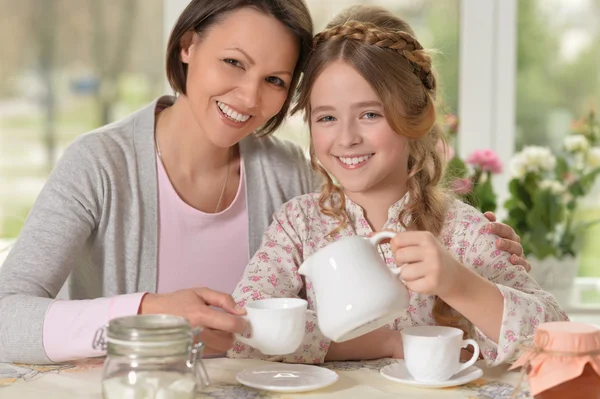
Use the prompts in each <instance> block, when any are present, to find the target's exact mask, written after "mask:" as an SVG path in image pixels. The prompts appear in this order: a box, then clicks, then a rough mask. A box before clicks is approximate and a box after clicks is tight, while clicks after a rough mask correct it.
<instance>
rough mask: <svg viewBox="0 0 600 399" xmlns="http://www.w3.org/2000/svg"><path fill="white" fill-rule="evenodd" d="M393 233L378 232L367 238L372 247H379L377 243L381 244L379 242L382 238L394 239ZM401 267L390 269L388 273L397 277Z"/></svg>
mask: <svg viewBox="0 0 600 399" xmlns="http://www.w3.org/2000/svg"><path fill="white" fill-rule="evenodd" d="M396 234H398V233H396V232H395V231H380V232H379V233H377V234H374V235H373V236H372V237H371V238H369V242H370V243H371V244H372V245H373V246H377V245H379V243H380V242H381V240H383V239H384V238H390V239H392V238H394V237H395V236H396ZM402 266H404V265H402ZM402 266H398V267H393V268H392V267H390V268H389V269H390V272H392V274H393V275H394V276H399V275H400V273H401V272H402Z"/></svg>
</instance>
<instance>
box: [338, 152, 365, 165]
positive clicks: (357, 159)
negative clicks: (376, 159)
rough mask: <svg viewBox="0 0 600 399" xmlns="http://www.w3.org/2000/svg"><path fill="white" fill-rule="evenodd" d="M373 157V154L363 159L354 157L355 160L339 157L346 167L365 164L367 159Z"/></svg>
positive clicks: (362, 157)
mask: <svg viewBox="0 0 600 399" xmlns="http://www.w3.org/2000/svg"><path fill="white" fill-rule="evenodd" d="M372 155H373V154H371V155H363V156H361V157H353V158H344V157H338V158H339V159H340V161H342V162H343V163H345V164H346V165H356V164H359V163H361V162H364V161H366V160H367V159H369V158H371V156H372Z"/></svg>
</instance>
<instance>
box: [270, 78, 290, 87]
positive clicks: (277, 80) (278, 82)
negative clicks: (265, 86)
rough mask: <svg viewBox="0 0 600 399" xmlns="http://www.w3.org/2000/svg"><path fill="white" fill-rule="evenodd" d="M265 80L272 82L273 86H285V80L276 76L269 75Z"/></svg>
mask: <svg viewBox="0 0 600 399" xmlns="http://www.w3.org/2000/svg"><path fill="white" fill-rule="evenodd" d="M266 80H267V82H269V83H271V84H274V85H275V86H279V87H285V82H284V81H283V79H280V78H278V77H277V76H269V77H268V78H267V79H266Z"/></svg>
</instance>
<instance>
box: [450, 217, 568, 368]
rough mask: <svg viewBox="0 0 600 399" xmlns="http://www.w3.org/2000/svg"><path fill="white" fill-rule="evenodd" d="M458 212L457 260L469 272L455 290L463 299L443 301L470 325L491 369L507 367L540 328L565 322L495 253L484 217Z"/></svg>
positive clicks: (519, 270)
mask: <svg viewBox="0 0 600 399" xmlns="http://www.w3.org/2000/svg"><path fill="white" fill-rule="evenodd" d="M463 212H464V214H463V215H462V217H461V219H462V220H468V223H463V224H462V226H463V229H462V234H463V235H462V237H463V239H464V241H462V242H468V245H466V246H465V248H463V249H462V250H459V253H458V254H457V255H458V256H459V257H460V258H462V259H461V260H462V263H463V264H464V265H465V266H467V268H469V269H470V270H468V272H469V273H465V276H464V284H462V287H460V288H461V289H464V293H463V295H460V296H455V297H449V298H447V300H448V301H449V303H448V304H449V305H450V306H453V305H452V304H454V306H453V307H455V309H457V310H458V311H460V312H461V313H462V314H463V315H464V316H465V317H467V319H469V320H470V321H471V322H472V323H473V325H474V326H473V327H474V335H475V337H474V338H476V339H477V340H478V342H479V344H480V346H481V349H482V353H483V355H484V357H485V358H486V359H487V360H488V363H489V364H490V365H498V364H501V363H512V362H514V361H515V360H516V359H517V358H518V357H519V356H520V353H521V351H522V348H523V346H524V345H527V344H528V343H529V341H530V340H531V338H532V337H533V334H534V332H535V329H536V327H537V326H538V325H539V324H540V323H544V322H549V321H559V320H568V317H567V315H566V314H565V312H564V311H563V310H562V309H561V308H560V306H559V305H558V304H557V302H556V300H555V299H554V297H553V296H552V295H551V294H550V293H548V292H546V291H544V290H543V289H541V288H540V286H539V285H538V284H537V283H536V282H535V280H533V278H532V277H531V276H530V275H529V274H528V273H527V271H526V270H525V269H524V268H523V267H522V266H519V265H513V264H511V262H510V260H509V257H510V255H509V254H508V253H506V252H503V251H500V250H498V249H496V240H497V239H498V237H497V236H496V235H494V234H490V233H489V232H488V230H489V225H488V223H487V221H486V220H485V219H484V218H483V216H482V215H481V214H480V213H479V212H478V211H477V210H476V209H474V208H471V207H466V208H465V209H464V210H463ZM457 233H458V232H457ZM459 297H460V298H459Z"/></svg>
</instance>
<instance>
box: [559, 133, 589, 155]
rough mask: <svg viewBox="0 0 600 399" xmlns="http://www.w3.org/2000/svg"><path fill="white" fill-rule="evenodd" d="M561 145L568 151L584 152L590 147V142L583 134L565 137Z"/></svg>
mask: <svg viewBox="0 0 600 399" xmlns="http://www.w3.org/2000/svg"><path fill="white" fill-rule="evenodd" d="M563 145H564V146H565V149H566V150H567V151H569V152H586V151H587V150H588V149H589V148H590V142H589V141H588V139H587V138H586V137H585V136H584V135H583V134H574V135H572V136H567V137H565V140H564V141H563Z"/></svg>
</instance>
